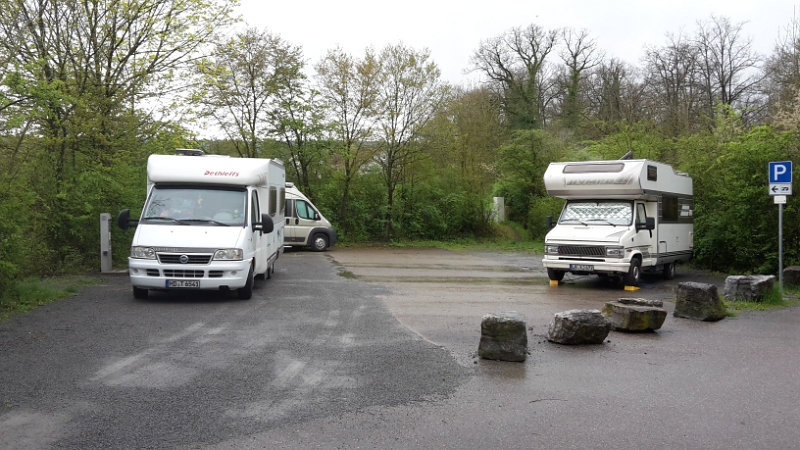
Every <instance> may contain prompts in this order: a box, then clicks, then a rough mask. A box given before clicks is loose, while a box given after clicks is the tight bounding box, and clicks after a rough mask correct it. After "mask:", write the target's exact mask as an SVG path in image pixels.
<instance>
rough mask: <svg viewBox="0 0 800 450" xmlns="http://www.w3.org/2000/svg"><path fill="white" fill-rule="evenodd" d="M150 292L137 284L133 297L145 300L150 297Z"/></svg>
mask: <svg viewBox="0 0 800 450" xmlns="http://www.w3.org/2000/svg"><path fill="white" fill-rule="evenodd" d="M149 293H150V291H148V290H147V289H142V288H137V287H136V286H134V287H133V298H138V299H140V300H144V299H146V298H147V297H148V295H149Z"/></svg>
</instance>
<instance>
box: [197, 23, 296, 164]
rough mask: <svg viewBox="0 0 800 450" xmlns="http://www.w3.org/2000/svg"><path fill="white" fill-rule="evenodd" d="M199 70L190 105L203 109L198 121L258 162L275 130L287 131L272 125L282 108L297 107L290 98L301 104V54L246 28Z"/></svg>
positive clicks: (219, 47) (202, 61) (199, 63)
mask: <svg viewBox="0 0 800 450" xmlns="http://www.w3.org/2000/svg"><path fill="white" fill-rule="evenodd" d="M195 67H196V70H197V73H198V74H199V76H200V81H199V85H198V87H197V88H196V89H195V90H194V91H193V92H192V95H191V100H192V102H193V103H194V104H196V105H198V106H199V108H200V110H199V114H200V117H204V118H210V119H211V120H212V121H213V122H214V123H215V124H216V125H217V126H219V127H220V129H221V130H222V131H223V133H225V135H226V136H227V138H228V140H229V141H230V142H231V143H232V144H233V146H234V148H235V149H236V152H237V153H238V155H239V156H241V157H246V158H255V157H257V156H259V154H260V153H261V150H262V149H261V141H262V140H263V139H264V138H265V137H267V136H268V135H269V134H270V133H271V132H272V131H273V129H272V128H271V127H283V125H286V123H283V124H281V123H280V122H281V120H282V119H278V120H277V122H278V123H277V124H276V123H275V122H276V121H275V120H271V116H273V115H274V112H275V110H276V109H278V108H279V107H280V106H279V105H278V102H279V101H283V102H284V105H283V106H288V105H293V100H287V98H293V99H296V98H297V94H296V92H295V90H296V89H297V84H298V82H299V79H300V78H302V77H303V74H302V72H301V69H302V67H303V59H302V51H301V50H300V48H299V47H295V46H293V45H291V44H289V43H287V42H285V41H284V40H283V39H281V38H280V37H279V36H277V35H274V34H271V33H269V32H267V31H259V30H257V29H255V28H248V29H246V30H244V31H242V32H239V33H236V34H235V35H234V36H233V37H232V38H231V39H229V40H227V41H224V42H221V43H219V44H217V45H216V47H215V49H214V52H213V55H212V56H211V57H209V58H202V59H200V60H198V61H197V62H196V63H195ZM281 96H283V99H282V100H279V97H281ZM286 120H287V121H288V120H290V119H286ZM279 135H281V136H283V133H280V132H279Z"/></svg>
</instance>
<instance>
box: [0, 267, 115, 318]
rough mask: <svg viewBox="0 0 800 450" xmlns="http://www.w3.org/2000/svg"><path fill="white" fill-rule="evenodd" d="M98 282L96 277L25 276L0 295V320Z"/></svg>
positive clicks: (64, 296)
mask: <svg viewBox="0 0 800 450" xmlns="http://www.w3.org/2000/svg"><path fill="white" fill-rule="evenodd" d="M99 282H100V280H98V279H93V278H84V277H58V278H47V279H38V278H26V279H24V280H21V281H19V282H17V283H16V284H15V285H13V286H11V287H9V288H8V289H7V290H6V291H5V292H4V293H3V295H2V296H0V320H5V319H8V318H9V317H11V316H12V315H14V314H19V313H24V312H27V311H31V310H33V309H35V308H36V307H39V306H42V305H46V304H48V303H52V302H54V301H56V300H61V299H62V298H66V297H69V296H72V295H75V294H77V293H78V290H80V288H81V287H83V286H89V285H92V284H97V283H99Z"/></svg>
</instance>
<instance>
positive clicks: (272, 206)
mask: <svg viewBox="0 0 800 450" xmlns="http://www.w3.org/2000/svg"><path fill="white" fill-rule="evenodd" d="M277 212H278V189H277V188H276V187H274V186H272V187H270V188H269V215H270V216H274V215H275V214H276V213H277Z"/></svg>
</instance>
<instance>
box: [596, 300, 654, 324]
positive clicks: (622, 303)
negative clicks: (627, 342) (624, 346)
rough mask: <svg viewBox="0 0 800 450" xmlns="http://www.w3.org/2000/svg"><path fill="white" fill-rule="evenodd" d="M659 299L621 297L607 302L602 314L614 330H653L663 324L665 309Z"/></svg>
mask: <svg viewBox="0 0 800 450" xmlns="http://www.w3.org/2000/svg"><path fill="white" fill-rule="evenodd" d="M663 306H664V303H663V302H662V301H661V300H645V299H643V298H621V299H619V300H617V301H615V302H608V303H606V305H605V306H604V307H603V315H604V316H605V317H606V320H608V322H609V323H610V324H611V329H612V330H616V331H633V332H637V331H655V330H657V329H659V328H661V325H664V321H665V320H666V319H667V311H666V310H665V309H664V308H663Z"/></svg>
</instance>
